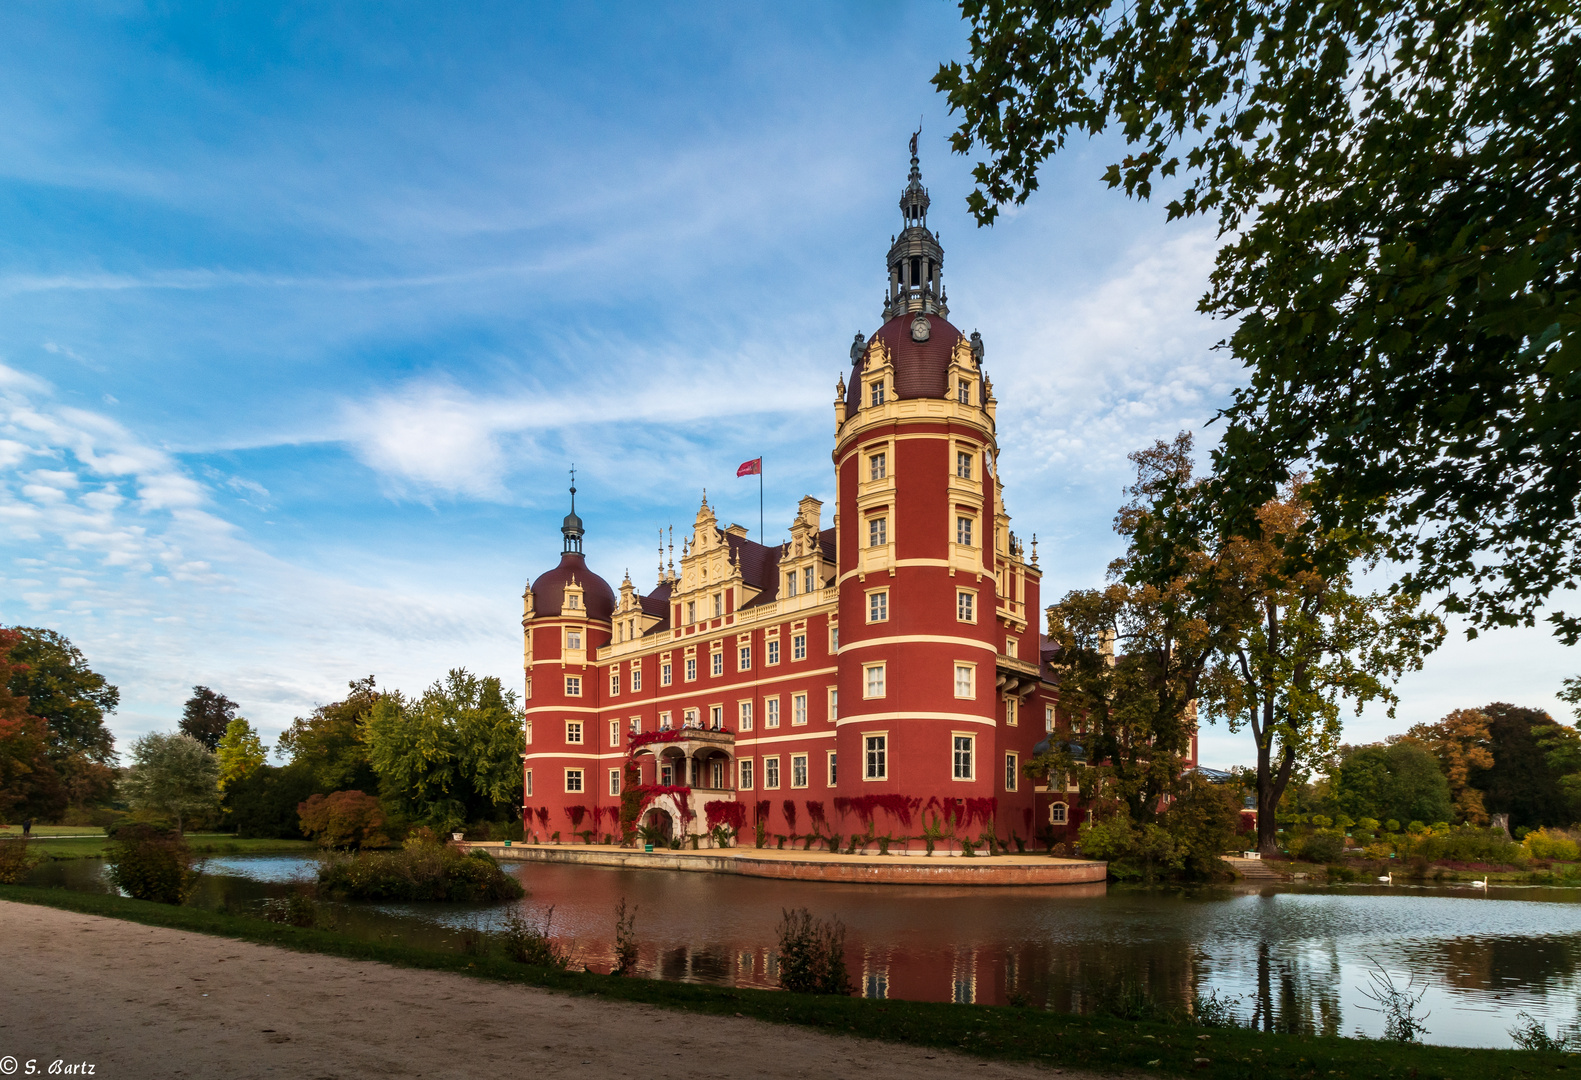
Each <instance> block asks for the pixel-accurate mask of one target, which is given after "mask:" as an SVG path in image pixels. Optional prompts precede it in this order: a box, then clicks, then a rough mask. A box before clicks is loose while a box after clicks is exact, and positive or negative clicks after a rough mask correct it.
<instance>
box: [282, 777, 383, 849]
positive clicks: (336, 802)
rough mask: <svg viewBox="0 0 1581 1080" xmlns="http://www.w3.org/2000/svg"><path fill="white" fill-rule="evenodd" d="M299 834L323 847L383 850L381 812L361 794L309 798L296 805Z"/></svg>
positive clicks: (334, 794) (373, 799)
mask: <svg viewBox="0 0 1581 1080" xmlns="http://www.w3.org/2000/svg"><path fill="white" fill-rule="evenodd" d="M296 812H297V817H298V818H299V819H300V820H301V822H302V832H304V833H305V834H307V836H309V837H310V838H312V839H314V840H317V841H318V842H319V843H320V844H321V845H323V846H324V847H327V848H363V847H383V846H384V845H385V844H388V843H389V838H388V837H386V836H385V835H384V831H383V830H384V811H383V810H382V809H380V807H379V800H378V799H375V798H374V797H373V796H372V795H368V794H365V793H363V792H361V791H337V792H334V793H333V794H330V795H313V796H311V797H310V798H308V799H307V801H305V802H303V803H300V804H299V805H298V806H297V808H296Z"/></svg>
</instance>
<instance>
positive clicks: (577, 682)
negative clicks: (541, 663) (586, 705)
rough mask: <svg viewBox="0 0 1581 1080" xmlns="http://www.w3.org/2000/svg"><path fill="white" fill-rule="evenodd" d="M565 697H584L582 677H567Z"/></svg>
mask: <svg viewBox="0 0 1581 1080" xmlns="http://www.w3.org/2000/svg"><path fill="white" fill-rule="evenodd" d="M565 696H566V697H581V696H582V676H580V675H567V676H566V677H565Z"/></svg>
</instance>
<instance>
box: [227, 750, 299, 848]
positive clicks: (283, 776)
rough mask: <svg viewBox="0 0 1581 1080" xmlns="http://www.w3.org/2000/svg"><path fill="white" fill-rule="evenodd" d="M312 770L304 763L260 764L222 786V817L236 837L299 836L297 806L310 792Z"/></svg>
mask: <svg viewBox="0 0 1581 1080" xmlns="http://www.w3.org/2000/svg"><path fill="white" fill-rule="evenodd" d="M314 794H315V792H314V790H313V773H312V770H310V769H308V768H307V767H306V766H304V765H296V764H292V765H287V766H285V767H283V768H282V767H280V766H276V765H260V766H259V767H258V768H256V769H254V770H253V771H252V772H251V773H249V774H248V775H247V776H245V777H243V778H241V779H239V780H234V781H232V782H231V783H229V784H227V785H226V786H225V801H224V807H225V819H226V821H227V822H228V823H229V824H231V825H234V826H235V827H236V835H237V836H248V837H250V836H256V837H268V838H272V839H280V840H300V839H302V838H303V837H302V830H301V819H300V817H299V816H298V812H297V807H298V806H300V805H301V804H302V803H303V801H305V800H306V799H308V798H310V797H311V796H312V795H314Z"/></svg>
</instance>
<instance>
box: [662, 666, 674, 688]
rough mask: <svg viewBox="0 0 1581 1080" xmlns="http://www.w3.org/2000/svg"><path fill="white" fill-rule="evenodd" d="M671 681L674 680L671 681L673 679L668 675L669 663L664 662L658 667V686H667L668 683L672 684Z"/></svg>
mask: <svg viewBox="0 0 1581 1080" xmlns="http://www.w3.org/2000/svg"><path fill="white" fill-rule="evenodd" d="M673 681H674V680H673V678H672V677H671V675H670V665H669V662H668V661H666V662H665V663H663V664H660V665H659V685H660V686H669V685H670V683H671V682H673Z"/></svg>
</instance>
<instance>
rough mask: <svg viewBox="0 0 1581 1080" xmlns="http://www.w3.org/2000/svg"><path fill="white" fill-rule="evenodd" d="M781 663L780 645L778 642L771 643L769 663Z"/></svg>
mask: <svg viewBox="0 0 1581 1080" xmlns="http://www.w3.org/2000/svg"><path fill="white" fill-rule="evenodd" d="M779 662H780V643H779V642H777V641H771V642H769V663H771V664H777V663H779Z"/></svg>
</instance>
